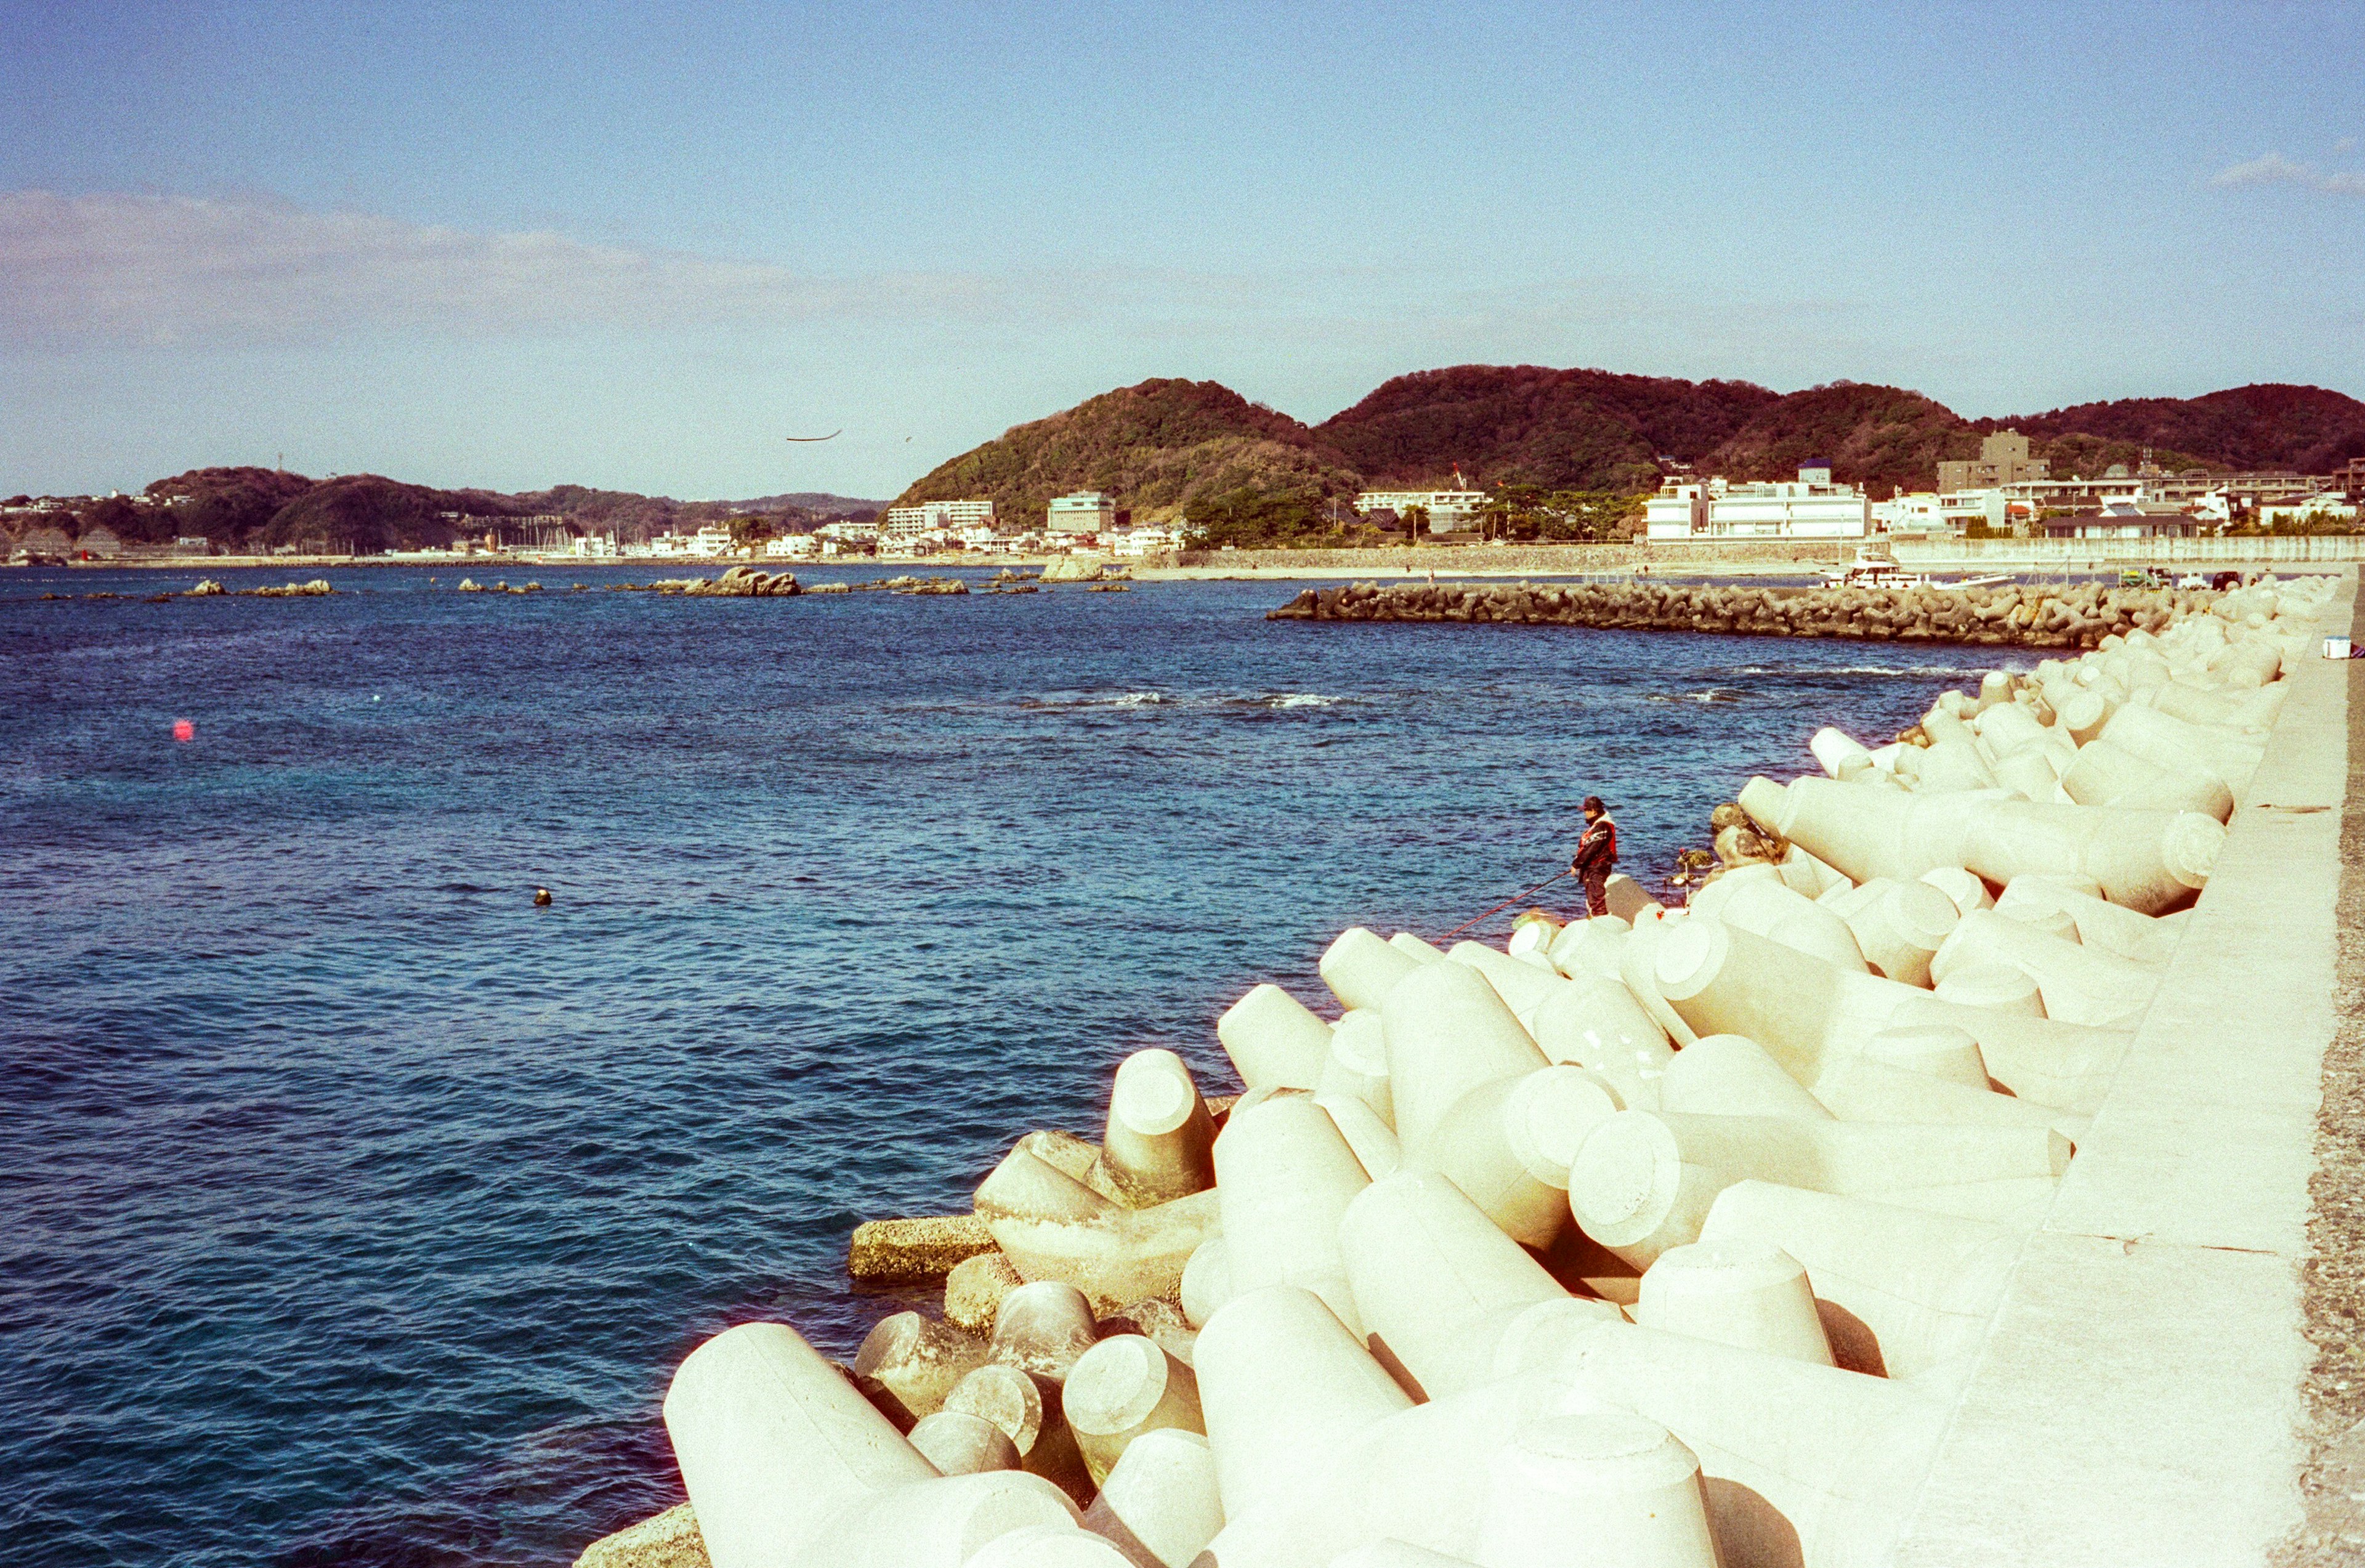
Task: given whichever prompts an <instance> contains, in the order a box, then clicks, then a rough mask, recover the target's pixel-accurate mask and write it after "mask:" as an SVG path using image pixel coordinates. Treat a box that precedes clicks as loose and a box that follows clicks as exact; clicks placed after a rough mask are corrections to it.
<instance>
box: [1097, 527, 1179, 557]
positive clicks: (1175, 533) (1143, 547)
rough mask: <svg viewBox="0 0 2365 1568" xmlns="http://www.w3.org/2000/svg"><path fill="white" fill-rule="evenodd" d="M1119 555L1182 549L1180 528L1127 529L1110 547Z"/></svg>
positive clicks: (1136, 554) (1146, 553)
mask: <svg viewBox="0 0 2365 1568" xmlns="http://www.w3.org/2000/svg"><path fill="white" fill-rule="evenodd" d="M1110 548H1111V549H1113V550H1114V551H1115V553H1116V554H1120V555H1135V556H1138V555H1148V554H1152V553H1154V552H1156V551H1160V550H1180V549H1182V548H1183V530H1181V529H1180V528H1129V529H1127V530H1126V531H1125V532H1123V533H1120V534H1118V535H1117V536H1116V539H1115V543H1113V544H1112V545H1111V546H1110Z"/></svg>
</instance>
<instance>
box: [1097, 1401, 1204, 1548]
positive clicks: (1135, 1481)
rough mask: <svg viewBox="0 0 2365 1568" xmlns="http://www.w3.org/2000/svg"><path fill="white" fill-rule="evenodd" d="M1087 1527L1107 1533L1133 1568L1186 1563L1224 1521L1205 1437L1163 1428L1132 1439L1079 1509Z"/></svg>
mask: <svg viewBox="0 0 2365 1568" xmlns="http://www.w3.org/2000/svg"><path fill="white" fill-rule="evenodd" d="M1084 1528H1085V1529H1088V1530H1091V1531H1093V1533H1094V1534H1096V1535H1101V1536H1104V1537H1106V1538H1107V1539H1108V1540H1109V1541H1110V1542H1111V1543H1113V1544H1114V1545H1115V1547H1116V1548H1117V1550H1118V1551H1122V1552H1124V1553H1125V1554H1126V1558H1127V1559H1128V1560H1129V1561H1130V1562H1132V1563H1133V1564H1134V1568H1189V1564H1190V1563H1191V1562H1192V1560H1193V1559H1194V1558H1196V1557H1197V1556H1198V1555H1199V1553H1200V1552H1201V1551H1205V1550H1206V1546H1207V1543H1208V1542H1209V1541H1211V1540H1214V1539H1215V1538H1216V1531H1217V1530H1219V1529H1223V1528H1224V1505H1223V1501H1222V1499H1221V1498H1220V1497H1218V1496H1217V1495H1216V1455H1215V1451H1214V1450H1212V1449H1210V1448H1209V1447H1208V1446H1207V1439H1206V1438H1205V1436H1203V1435H1201V1434H1200V1433H1198V1432H1186V1431H1183V1430H1181V1429H1180V1428H1173V1427H1160V1428H1155V1429H1153V1430H1150V1431H1147V1432H1144V1433H1142V1434H1141V1435H1140V1436H1139V1437H1138V1438H1136V1439H1133V1441H1132V1442H1130V1443H1128V1444H1126V1450H1125V1457H1124V1458H1122V1459H1120V1460H1118V1461H1117V1462H1116V1468H1115V1469H1114V1470H1112V1471H1110V1472H1109V1474H1108V1480H1107V1482H1106V1483H1105V1484H1104V1485H1103V1486H1102V1487H1101V1492H1100V1495H1099V1496H1097V1497H1095V1498H1093V1506H1091V1507H1089V1508H1087V1509H1085V1510H1084Z"/></svg>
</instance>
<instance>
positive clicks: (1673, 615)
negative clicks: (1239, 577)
mask: <svg viewBox="0 0 2365 1568" xmlns="http://www.w3.org/2000/svg"><path fill="white" fill-rule="evenodd" d="M2214 597H2215V596H2214V594H2213V593H2211V592H2210V591H2209V590H2208V589H2205V588H2191V589H2169V588H2107V587H2104V586H2102V584H2099V583H2087V584H2081V585H2077V586H2060V585H2046V584H2034V585H2029V584H2013V585H2012V586H2009V587H2005V588H1958V589H1941V588H1757V587H1743V588H1728V587H1721V586H1697V585H1688V584H1680V583H1650V582H1635V583H1577V584H1532V583H1526V582H1519V583H1496V584H1478V583H1439V584H1421V583H1388V584H1385V585H1383V584H1379V583H1371V582H1360V583H1350V584H1348V585H1346V586H1344V587H1341V588H1307V589H1306V590H1305V591H1304V592H1303V593H1300V594H1299V595H1298V596H1297V597H1296V598H1295V599H1292V600H1291V601H1290V602H1289V603H1287V604H1285V605H1283V606H1282V608H1280V609H1279V610H1273V611H1272V612H1271V613H1270V614H1269V615H1268V616H1267V617H1266V619H1267V620H1270V621H1390V622H1397V621H1401V622H1430V621H1438V622H1491V623H1497V624H1505V625H1517V626H1534V625H1546V626H1590V627H1598V628H1604V629H1609V630H1621V631H1656V632H1730V633H1743V634H1748V635H1755V636H1766V637H1858V638H1866V639H1870V640H1874V641H1880V642H1901V643H1916V642H1927V643H1984V644H2016V645H2020V646H2025V647H2037V648H2091V647H2094V646H2097V645H2098V644H2101V642H2102V639H2103V638H2105V637H2108V636H2112V635H2114V634H2115V635H2120V636H2124V635H2125V634H2127V633H2130V632H2138V631H2140V632H2158V631H2159V630H2161V629H2162V628H2164V627H2166V626H2167V625H2168V624H2169V622H2171V621H2173V620H2174V619H2175V618H2176V617H2178V616H2180V615H2184V614H2189V613H2191V612H2192V611H2194V610H2202V609H2205V608H2207V607H2208V605H2209V603H2210V602H2211V600H2212V599H2214Z"/></svg>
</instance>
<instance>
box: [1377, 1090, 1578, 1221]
mask: <svg viewBox="0 0 2365 1568" xmlns="http://www.w3.org/2000/svg"><path fill="white" fill-rule="evenodd" d="M1618 1108H1619V1096H1618V1094H1617V1093H1616V1092H1615V1091H1614V1090H1612V1089H1611V1088H1610V1087H1609V1085H1608V1083H1607V1082H1605V1081H1603V1080H1602V1079H1601V1078H1600V1077H1598V1076H1597V1075H1596V1074H1594V1073H1591V1072H1588V1071H1586V1070H1585V1069H1584V1068H1581V1067H1547V1068H1541V1069H1539V1070H1536V1071H1534V1072H1530V1073H1527V1074H1524V1075H1523V1076H1521V1077H1519V1078H1500V1079H1496V1081H1494V1082H1492V1083H1482V1084H1480V1085H1479V1086H1478V1087H1477V1088H1475V1089H1474V1090H1472V1091H1471V1092H1469V1093H1467V1094H1464V1095H1463V1097H1462V1098H1461V1100H1460V1101H1459V1102H1457V1103H1455V1105H1454V1107H1453V1110H1452V1113H1451V1114H1448V1115H1447V1117H1446V1118H1445V1122H1444V1125H1443V1126H1440V1127H1439V1128H1438V1129H1437V1131H1436V1132H1435V1133H1434V1134H1433V1135H1431V1137H1429V1141H1428V1142H1427V1143H1426V1144H1425V1145H1424V1146H1423V1147H1422V1149H1421V1152H1420V1153H1419V1154H1418V1155H1417V1156H1414V1157H1411V1158H1408V1159H1406V1160H1405V1162H1404V1165H1403V1169H1405V1170H1433V1171H1437V1172H1439V1173H1440V1174H1442V1175H1444V1176H1445V1177H1446V1178H1448V1179H1449V1180H1451V1181H1452V1182H1453V1184H1454V1185H1455V1186H1456V1187H1458V1188H1460V1189H1461V1190H1462V1192H1463V1193H1466V1194H1467V1195H1468V1197H1469V1199H1470V1201H1471V1202H1472V1203H1474V1204H1477V1205H1478V1208H1479V1210H1480V1211H1481V1212H1482V1213H1484V1214H1485V1216H1486V1218H1487V1219H1488V1220H1489V1221H1491V1222H1492V1223H1493V1224H1494V1226H1495V1227H1496V1229H1498V1230H1500V1231H1502V1232H1503V1234H1504V1235H1506V1236H1508V1237H1509V1238H1511V1239H1512V1240H1514V1241H1517V1242H1519V1243H1521V1244H1522V1245H1525V1246H1529V1247H1533V1248H1536V1249H1539V1250H1541V1249H1546V1248H1549V1247H1550V1246H1551V1245H1552V1240H1553V1238H1556V1237H1558V1236H1559V1235H1560V1233H1561V1232H1562V1231H1563V1230H1564V1229H1565V1228H1566V1227H1567V1226H1568V1217H1569V1216H1568V1164H1569V1161H1570V1160H1571V1159H1574V1158H1575V1154H1576V1147H1577V1145H1578V1144H1580V1143H1582V1142H1583V1141H1584V1139H1585V1135H1586V1132H1588V1131H1590V1130H1591V1129H1592V1127H1593V1125H1594V1124H1595V1123H1596V1122H1598V1121H1600V1120H1601V1119H1602V1118H1603V1117H1605V1116H1608V1115H1609V1114H1611V1113H1612V1112H1614V1111H1616V1110H1617V1109H1618Z"/></svg>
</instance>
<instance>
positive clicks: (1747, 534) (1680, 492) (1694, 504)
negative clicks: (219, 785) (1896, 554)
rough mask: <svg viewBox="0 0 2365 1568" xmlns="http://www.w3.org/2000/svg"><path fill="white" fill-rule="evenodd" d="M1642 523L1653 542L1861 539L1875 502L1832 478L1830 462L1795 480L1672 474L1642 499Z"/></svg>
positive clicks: (1869, 524)
mask: <svg viewBox="0 0 2365 1568" xmlns="http://www.w3.org/2000/svg"><path fill="white" fill-rule="evenodd" d="M1642 524H1643V535H1644V537H1645V538H1647V539H1649V540H1650V541H1651V542H1652V543H1676V542H1679V541H1684V540H1699V539H1708V540H1720V539H1862V538H1863V537H1865V535H1866V534H1867V533H1869V532H1871V531H1872V503H1871V501H1870V500H1868V499H1867V498H1866V496H1865V493H1864V492H1863V491H1862V490H1860V489H1858V488H1856V487H1855V486H1854V485H1834V484H1833V483H1832V471H1831V468H1830V467H1829V465H1824V464H1809V465H1805V466H1803V467H1801V468H1800V469H1799V477H1798V479H1797V480H1796V481H1789V480H1782V481H1777V482H1775V483H1771V484H1749V485H1735V484H1729V483H1727V482H1726V481H1724V480H1722V479H1706V480H1669V481H1668V482H1667V483H1665V484H1664V485H1662V486H1660V487H1659V493H1658V494H1657V495H1655V496H1653V497H1651V498H1649V499H1648V500H1646V501H1644V502H1643V503H1642Z"/></svg>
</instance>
